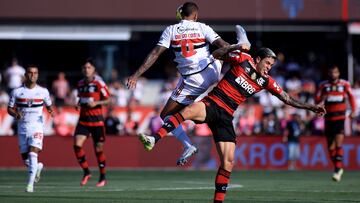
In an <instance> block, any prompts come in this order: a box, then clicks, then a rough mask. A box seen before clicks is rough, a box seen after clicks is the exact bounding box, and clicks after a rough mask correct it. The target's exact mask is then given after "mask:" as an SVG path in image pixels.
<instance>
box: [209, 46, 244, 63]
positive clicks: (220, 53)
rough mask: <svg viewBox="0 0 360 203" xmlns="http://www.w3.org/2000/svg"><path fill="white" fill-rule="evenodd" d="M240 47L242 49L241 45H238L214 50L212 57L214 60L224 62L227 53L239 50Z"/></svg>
mask: <svg viewBox="0 0 360 203" xmlns="http://www.w3.org/2000/svg"><path fill="white" fill-rule="evenodd" d="M241 47H242V45H239V44H232V45H228V46H225V47H221V48H218V49H216V50H215V51H214V52H213V53H212V55H213V56H214V58H216V59H220V60H224V59H225V57H226V54H228V53H229V52H232V51H235V50H240V49H241Z"/></svg>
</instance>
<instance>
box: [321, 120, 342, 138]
mask: <svg viewBox="0 0 360 203" xmlns="http://www.w3.org/2000/svg"><path fill="white" fill-rule="evenodd" d="M344 129H345V120H336V121H329V120H327V121H325V135H326V136H335V135H337V134H344Z"/></svg>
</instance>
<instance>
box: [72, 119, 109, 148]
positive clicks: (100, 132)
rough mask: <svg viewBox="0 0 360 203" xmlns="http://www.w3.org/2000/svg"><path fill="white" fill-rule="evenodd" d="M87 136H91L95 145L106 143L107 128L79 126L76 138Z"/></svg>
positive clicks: (76, 130) (76, 129)
mask: <svg viewBox="0 0 360 203" xmlns="http://www.w3.org/2000/svg"><path fill="white" fill-rule="evenodd" d="M77 135H85V136H86V137H89V136H91V137H92V139H93V141H94V143H98V142H105V126H94V127H92V126H84V125H81V124H79V123H78V124H77V126H76V128H75V136H77Z"/></svg>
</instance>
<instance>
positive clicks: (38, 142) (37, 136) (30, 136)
mask: <svg viewBox="0 0 360 203" xmlns="http://www.w3.org/2000/svg"><path fill="white" fill-rule="evenodd" d="M18 137H19V148H20V153H26V152H28V151H29V147H36V148H38V149H40V150H42V146H43V139H44V126H43V125H39V124H33V123H32V124H20V123H19V124H18Z"/></svg>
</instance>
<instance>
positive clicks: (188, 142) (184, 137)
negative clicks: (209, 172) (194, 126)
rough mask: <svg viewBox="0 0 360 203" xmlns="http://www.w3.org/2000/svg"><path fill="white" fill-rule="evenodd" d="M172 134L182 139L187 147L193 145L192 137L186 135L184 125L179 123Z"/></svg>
mask: <svg viewBox="0 0 360 203" xmlns="http://www.w3.org/2000/svg"><path fill="white" fill-rule="evenodd" d="M172 134H174V136H175V137H176V138H177V139H178V140H180V142H181V143H182V144H183V145H184V147H185V148H188V147H190V146H191V145H192V142H191V140H190V138H189V137H188V136H187V135H186V132H185V131H184V129H183V127H182V125H179V126H178V127H177V128H176V129H175V130H173V131H172Z"/></svg>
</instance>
